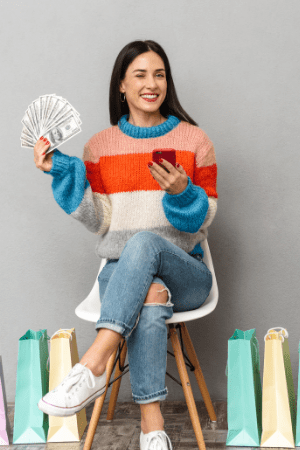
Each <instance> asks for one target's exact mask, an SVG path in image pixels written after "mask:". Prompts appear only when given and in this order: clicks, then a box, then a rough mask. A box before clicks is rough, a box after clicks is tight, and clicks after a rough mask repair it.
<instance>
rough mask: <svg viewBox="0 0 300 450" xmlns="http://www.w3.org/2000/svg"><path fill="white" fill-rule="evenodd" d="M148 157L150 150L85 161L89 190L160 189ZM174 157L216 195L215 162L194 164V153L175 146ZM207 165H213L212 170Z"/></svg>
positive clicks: (103, 192)
mask: <svg viewBox="0 0 300 450" xmlns="http://www.w3.org/2000/svg"><path fill="white" fill-rule="evenodd" d="M150 161H152V153H138V154H126V155H114V156H102V157H101V158H100V160H99V162H98V163H96V164H94V163H91V162H89V161H86V162H85V166H86V170H87V178H88V180H89V182H90V185H91V187H92V191H93V192H98V193H100V194H115V193H119V192H134V191H138V190H140V191H159V190H161V187H160V185H159V184H158V182H157V181H156V180H155V179H154V178H153V177H152V175H151V172H150V169H149V167H148V162H150ZM176 161H177V162H178V163H179V164H180V165H181V166H182V167H183V168H184V170H185V172H186V174H187V175H188V176H189V177H190V178H191V180H192V181H193V183H194V184H197V185H199V186H201V187H203V188H204V189H205V191H206V189H209V192H211V191H212V192H213V194H212V196H216V192H215V188H216V182H215V180H214V176H215V177H216V165H214V166H208V167H202V168H200V169H198V168H196V167H195V154H194V153H193V152H190V151H179V150H176ZM211 167H215V170H214V171H213V172H212V171H211V169H210V168H211ZM128 174H130V176H128ZM213 175H214V176H213ZM198 180H199V182H197V181H198ZM208 195H209V194H208Z"/></svg>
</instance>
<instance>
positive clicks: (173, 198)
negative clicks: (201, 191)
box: [165, 177, 198, 206]
mask: <svg viewBox="0 0 300 450" xmlns="http://www.w3.org/2000/svg"><path fill="white" fill-rule="evenodd" d="M165 196H166V197H167V201H168V203H169V204H170V205H173V206H186V205H189V204H190V203H193V201H194V200H195V199H196V198H197V197H198V193H197V190H196V189H195V188H194V185H193V183H192V181H191V179H190V177H188V185H187V187H186V188H185V190H184V191H183V192H181V193H180V194H175V195H172V194H168V193H167V192H166V193H165Z"/></svg>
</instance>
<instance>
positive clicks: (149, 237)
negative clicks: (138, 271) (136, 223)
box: [124, 231, 160, 249]
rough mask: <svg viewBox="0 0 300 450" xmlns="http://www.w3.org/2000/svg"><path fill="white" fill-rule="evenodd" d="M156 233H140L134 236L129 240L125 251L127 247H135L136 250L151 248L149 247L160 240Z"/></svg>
mask: <svg viewBox="0 0 300 450" xmlns="http://www.w3.org/2000/svg"><path fill="white" fill-rule="evenodd" d="M159 237H160V236H158V235H157V234H155V233H152V232H151V231H139V232H138V233H136V234H134V235H133V236H132V237H131V238H130V239H128V241H127V243H126V245H125V247H124V249H125V248H126V247H131V248H132V247H134V248H136V249H143V248H146V249H148V248H149V245H150V246H151V245H153V243H154V242H155V241H156V240H157V238H159Z"/></svg>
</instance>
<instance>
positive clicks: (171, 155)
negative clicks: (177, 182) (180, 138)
mask: <svg viewBox="0 0 300 450" xmlns="http://www.w3.org/2000/svg"><path fill="white" fill-rule="evenodd" d="M160 158H162V159H165V160H166V161H169V162H170V163H171V164H172V165H173V166H174V167H175V164H176V153H175V150H174V148H157V149H155V150H153V153H152V160H153V161H154V162H156V163H157V164H158V165H160V166H161V167H162V168H163V169H165V170H166V171H167V172H168V173H170V172H169V171H168V169H167V168H166V167H164V166H163V165H162V164H161V163H160V162H159V160H160Z"/></svg>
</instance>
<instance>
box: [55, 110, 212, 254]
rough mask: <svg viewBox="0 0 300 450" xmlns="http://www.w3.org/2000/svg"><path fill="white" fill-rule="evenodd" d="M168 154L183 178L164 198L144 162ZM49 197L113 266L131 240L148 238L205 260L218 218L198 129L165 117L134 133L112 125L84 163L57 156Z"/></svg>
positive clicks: (87, 150) (208, 146)
mask: <svg viewBox="0 0 300 450" xmlns="http://www.w3.org/2000/svg"><path fill="white" fill-rule="evenodd" d="M163 148H173V149H175V150H176V161H177V162H178V163H179V164H181V166H182V167H183V168H184V170H185V172H186V174H187V176H188V185H187V187H186V189H185V190H184V191H183V192H181V193H180V194H177V195H171V194H168V193H167V192H166V191H164V190H162V189H161V187H160V185H159V184H158V183H157V181H156V180H155V179H154V178H153V177H152V175H151V173H150V170H149V168H148V162H149V161H152V159H153V158H152V151H153V150H155V149H163ZM52 162H53V164H52V168H51V171H50V172H48V173H49V174H50V175H52V176H53V181H52V189H53V195H54V198H55V200H56V201H57V203H58V204H59V205H60V206H61V207H62V208H63V210H64V211H65V212H66V213H67V214H69V215H71V216H72V217H73V218H74V219H77V220H79V221H80V222H82V223H83V224H84V225H85V226H86V228H88V229H89V230H90V231H91V232H93V233H96V234H97V235H99V237H98V242H97V245H96V254H97V255H98V256H99V257H100V258H109V259H119V258H120V255H121V252H122V250H123V248H124V246H125V244H126V242H127V241H128V239H130V238H131V237H132V236H133V235H134V234H135V233H137V232H139V231H143V230H148V231H152V232H153V233H156V234H158V235H159V236H162V237H163V238H165V239H167V240H168V241H170V242H172V243H174V244H176V245H177V246H178V247H180V248H182V249H183V250H185V251H186V252H187V253H190V254H196V253H200V254H203V251H202V249H201V241H202V240H204V239H205V238H206V236H207V228H208V226H209V225H210V224H211V222H212V220H213V218H214V216H215V213H216V210H217V197H218V195H217V191H216V184H217V181H216V180H217V166H216V161H215V152H214V147H213V144H212V142H211V141H210V139H209V138H208V136H207V135H206V134H205V133H204V132H203V131H202V130H201V129H200V128H198V127H196V126H193V125H191V124H189V123H187V122H182V121H180V120H179V119H177V118H176V117H175V116H168V118H167V120H166V121H165V122H164V123H162V124H161V125H158V126H154V127H149V128H147V127H145V128H143V127H136V126H134V125H131V124H130V123H129V122H128V121H127V116H123V117H122V118H121V119H120V121H119V123H118V125H116V126H113V127H110V128H108V129H106V130H104V131H101V132H99V133H97V134H95V135H94V136H93V137H92V138H91V139H90V140H89V141H88V142H87V144H86V145H85V147H84V155H83V160H81V159H79V158H77V157H70V156H68V155H64V154H63V153H61V152H60V151H58V150H56V151H55V152H54V154H53V158H52Z"/></svg>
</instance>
